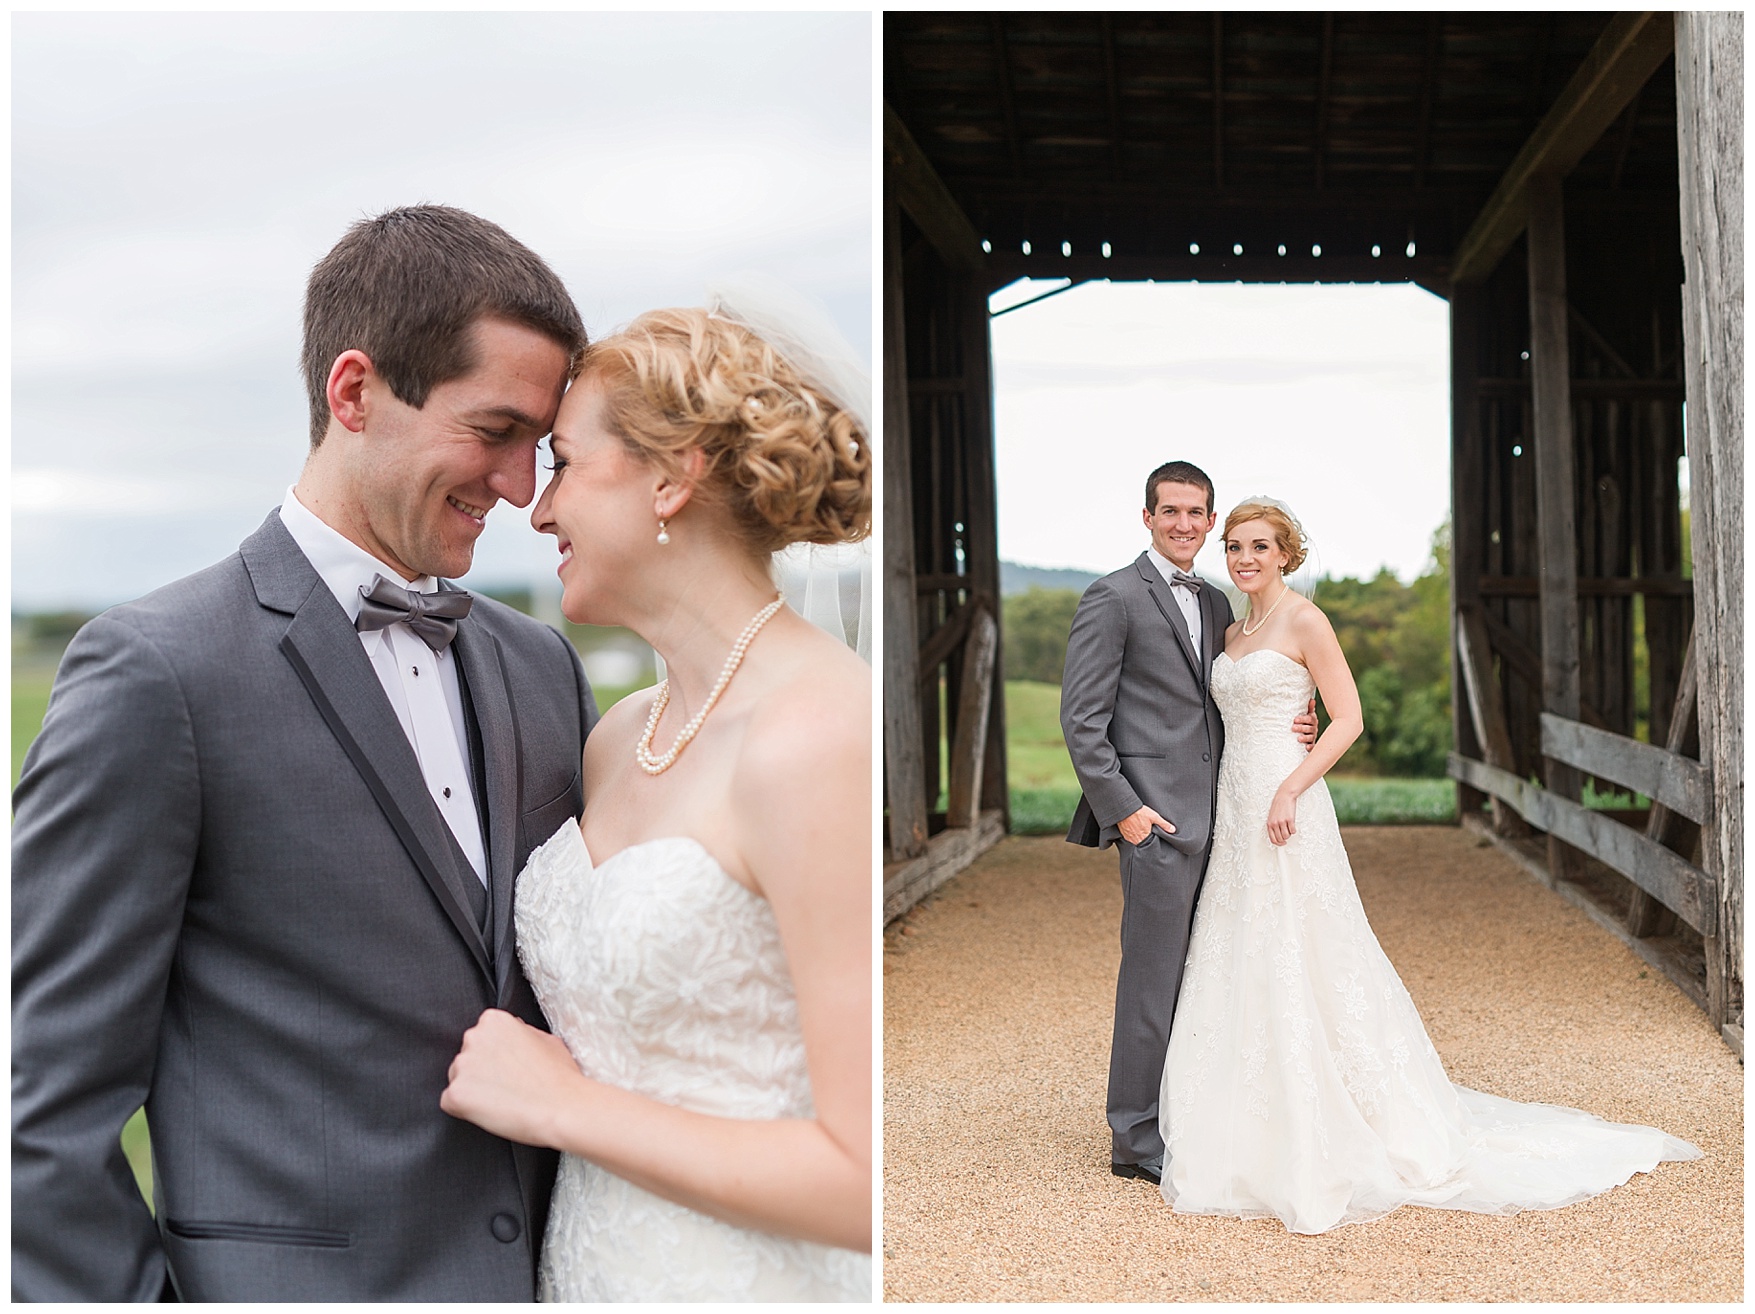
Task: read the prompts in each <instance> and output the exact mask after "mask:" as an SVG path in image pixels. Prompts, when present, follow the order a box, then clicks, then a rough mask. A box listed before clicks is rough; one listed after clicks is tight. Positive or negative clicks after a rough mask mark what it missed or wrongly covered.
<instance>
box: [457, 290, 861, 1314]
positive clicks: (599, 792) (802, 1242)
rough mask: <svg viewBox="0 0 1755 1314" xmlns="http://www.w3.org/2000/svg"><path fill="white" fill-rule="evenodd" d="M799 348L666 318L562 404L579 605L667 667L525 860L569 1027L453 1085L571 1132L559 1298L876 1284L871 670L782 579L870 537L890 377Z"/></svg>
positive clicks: (718, 322) (593, 357)
mask: <svg viewBox="0 0 1755 1314" xmlns="http://www.w3.org/2000/svg"><path fill="white" fill-rule="evenodd" d="M766 327H767V326H766V325H764V331H766ZM775 340H779V341H784V342H787V345H788V355H785V356H783V355H782V354H781V353H780V352H779V351H777V350H776V346H775ZM793 348H794V344H792V343H791V342H789V341H788V340H787V339H786V338H785V337H784V336H783V335H781V334H780V333H778V332H775V333H768V334H767V335H766V336H763V335H759V334H758V333H757V332H756V331H755V330H753V329H752V327H751V326H750V324H749V323H747V322H745V321H744V320H743V319H742V318H739V317H737V316H736V314H735V312H732V311H729V310H727V309H725V308H724V307H722V306H721V307H719V308H717V309H716V311H715V312H714V313H709V312H706V311H700V310H662V311H655V312H652V313H650V314H647V315H644V316H641V317H640V318H639V319H637V320H636V321H634V323H633V324H632V325H630V326H629V327H628V328H627V329H625V330H623V331H622V332H620V333H617V334H615V335H614V336H612V337H609V338H606V339H604V340H603V341H601V342H597V343H594V344H593V345H591V346H590V347H588V348H587V349H586V351H585V353H584V356H583V358H582V360H581V362H580V364H579V366H578V368H577V371H576V374H575V378H574V382H573V385H572V387H571V389H570V390H569V392H568V393H567V395H566V398H565V400H564V401H563V402H562V404H561V409H560V413H559V415H558V416H557V417H556V420H555V425H554V435H553V439H552V444H551V445H552V448H553V454H554V467H553V468H554V472H555V473H554V478H553V480H552V481H551V482H550V483H549V485H548V488H547V491H546V492H545V493H544V494H543V496H542V498H541V500H540V501H539V502H538V504H537V506H536V510H535V512H534V514H533V515H532V518H531V519H532V523H533V524H534V525H535V526H536V528H537V529H538V530H540V531H542V532H544V533H550V534H553V535H555V537H556V539H557V541H558V545H559V548H560V553H561V564H560V568H559V574H560V577H561V580H562V584H563V589H564V592H563V598H562V610H563V611H564V612H565V614H566V615H567V617H568V618H569V619H571V620H574V621H578V622H583V623H588V624H593V625H625V626H627V627H629V628H630V629H632V630H634V631H635V632H636V633H638V634H639V635H640V636H641V637H642V638H644V639H646V640H647V641H648V642H649V643H650V644H651V645H652V646H653V648H655V649H656V650H657V652H658V653H659V655H660V656H661V657H662V658H663V660H664V668H665V671H666V673H667V676H668V678H667V679H666V680H665V681H664V682H663V683H662V684H660V685H659V686H658V688H657V689H656V690H651V691H647V692H646V693H645V694H642V695H635V696H631V697H629V698H626V699H623V700H622V701H621V702H619V703H617V704H616V705H615V706H614V707H613V708H611V709H610V710H609V711H608V712H606V713H605V714H604V716H603V719H602V721H601V722H600V723H599V724H598V725H597V726H596V728H595V729H594V730H593V731H592V733H591V735H590V738H589V739H588V741H587V742H586V746H585V758H584V787H585V798H586V805H585V812H584V816H583V817H582V818H580V820H579V822H578V823H577V824H574V823H573V822H571V821H569V822H568V823H567V824H566V825H564V826H563V827H562V828H561V830H560V831H559V832H557V833H556V834H555V835H554V836H553V837H552V838H550V839H549V840H548V841H547V842H546V843H544V844H543V845H541V846H540V847H539V848H538V849H537V850H536V851H535V852H534V853H533V854H532V855H531V858H530V862H529V864H528V865H527V866H526V868H525V870H524V872H523V873H522V875H521V876H520V878H519V882H518V888H517V896H516V898H517V903H516V929H517V936H518V953H519V958H520V960H521V961H522V962H523V964H524V967H525V971H526V974H527V975H528V976H529V978H530V981H531V984H532V985H533V986H534V987H535V990H536V993H537V997H538V999H539V1000H540V1002H541V1004H542V1008H543V1012H544V1014H545V1015H546V1016H547V1018H548V1020H549V1023H550V1025H551V1026H552V1027H553V1029H554V1035H552V1036H551V1035H548V1034H545V1033H544V1032H542V1031H539V1030H537V1029H535V1028H533V1027H530V1026H527V1025H525V1024H524V1023H522V1022H520V1021H518V1020H517V1019H515V1018H513V1017H512V1016H511V1015H510V1014H507V1013H503V1012H499V1011H497V1010H491V1009H490V1010H489V1011H487V1012H486V1013H484V1014H482V1016H481V1019H480V1021H479V1022H478V1023H477V1024H476V1026H474V1027H473V1028H471V1029H470V1030H469V1032H468V1033H467V1034H466V1035H465V1036H464V1038H463V1046H462V1050H461V1052H459V1054H458V1055H457V1058H456V1060H455V1062H454V1063H453V1064H452V1067H451V1073H450V1085H449V1087H448V1088H447V1090H446V1091H445V1094H444V1097H443V1100H442V1106H443V1108H444V1109H445V1111H446V1112H448V1113H450V1114H452V1115H454V1116H456V1117H460V1118H466V1119H468V1120H469V1121H471V1122H474V1123H476V1124H478V1125H480V1126H482V1127H484V1128H486V1129H487V1130H489V1131H491V1132H494V1133H496V1134H498V1135H501V1136H505V1137H508V1138H510V1139H512V1140H517V1141H522V1142H524V1143H526V1144H532V1145H545V1146H551V1147H554V1148H556V1149H559V1150H562V1151H564V1152H565V1153H564V1155H563V1157H562V1161H561V1168H560V1174H559V1176H558V1178H557V1180H556V1183H555V1190H554V1197H553V1202H552V1206H551V1210H550V1214H549V1220H548V1226H547V1232H546V1235H545V1238H544V1244H543V1248H542V1252H541V1259H540V1263H539V1272H538V1294H539V1298H540V1299H543V1300H739V1299H742V1300H870V1299H871V1259H870V1257H869V1253H857V1252H869V1250H870V1247H871V1181H872V1165H871V1085H872V1078H871V907H872V878H871V871H872V844H871V826H872V820H871V708H872V703H871V672H870V668H869V667H867V666H866V664H865V663H864V662H863V661H861V660H860V658H859V657H858V656H856V655H855V654H854V653H853V652H852V651H851V650H850V649H848V648H847V647H846V646H845V645H844V644H842V643H839V642H837V641H836V640H835V639H833V638H831V637H830V636H829V635H828V634H826V633H824V632H823V631H822V630H820V629H818V628H817V627H815V626H814V625H812V624H810V623H809V622H808V621H806V620H804V619H803V618H801V617H800V616H799V615H797V614H796V613H795V612H792V611H790V610H788V609H787V608H786V607H785V606H784V605H783V604H782V603H781V601H780V599H779V598H778V597H776V591H775V587H774V584H773V582H772V579H771V576H770V558H771V556H772V554H773V553H774V552H776V551H777V550H779V549H781V548H783V547H786V546H787V545H788V544H792V543H800V542H804V543H831V542H842V541H850V540H854V539H857V538H860V537H862V536H863V535H864V534H865V533H866V532H867V531H868V529H869V522H870V515H871V461H870V447H869V440H868V438H867V432H868V428H867V424H866V421H865V420H864V419H863V418H862V416H861V415H860V414H859V408H860V403H861V402H863V400H864V398H860V397H855V396H852V395H850V394H852V393H854V392H857V391H859V388H860V385H861V384H862V383H863V380H860V379H857V378H856V377H854V376H851V375H846V374H845V373H843V377H842V378H840V379H838V380H831V379H830V378H828V377H825V376H828V375H833V374H834V373H835V371H834V370H833V369H831V368H824V369H821V370H814V367H815V366H816V365H817V364H818V363H819V360H818V358H814V357H810V356H809V355H808V354H807V353H805V352H804V351H803V350H802V349H797V350H794V349H793ZM813 370H814V372H813ZM831 382H833V383H835V384H837V385H838V386H837V389H836V395H832V394H831V391H830V385H831ZM864 386H866V387H869V385H868V384H866V385H864Z"/></svg>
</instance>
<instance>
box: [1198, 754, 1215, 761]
mask: <svg viewBox="0 0 1755 1314" xmlns="http://www.w3.org/2000/svg"><path fill="white" fill-rule="evenodd" d="M1200 760H1201V761H1203V762H1211V761H1212V760H1213V755H1212V754H1211V753H1202V754H1201V755H1200Z"/></svg>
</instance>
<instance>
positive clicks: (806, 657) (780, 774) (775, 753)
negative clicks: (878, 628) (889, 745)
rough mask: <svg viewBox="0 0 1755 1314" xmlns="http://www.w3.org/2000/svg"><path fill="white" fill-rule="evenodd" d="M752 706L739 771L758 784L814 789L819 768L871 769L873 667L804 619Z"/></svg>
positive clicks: (741, 774) (745, 777)
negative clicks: (812, 780)
mask: <svg viewBox="0 0 1755 1314" xmlns="http://www.w3.org/2000/svg"><path fill="white" fill-rule="evenodd" d="M776 656H777V659H778V660H776V662H775V666H774V668H773V670H772V672H771V675H770V678H769V680H768V681H767V682H766V686H767V687H766V689H765V691H764V692H763V694H762V696H761V698H760V699H758V700H757V702H756V704H755V705H754V706H753V707H752V708H751V709H750V720H749V728H748V730H747V732H746V734H745V739H744V747H743V751H742V753H741V754H740V761H739V768H738V774H739V776H740V777H741V778H743V780H744V782H745V783H747V784H750V785H753V786H755V787H756V788H770V787H773V786H776V785H784V786H786V787H787V788H789V789H791V790H793V791H796V790H798V789H800V788H801V787H802V788H808V785H809V777H810V776H811V775H812V774H813V772H814V771H815V770H818V769H823V770H828V771H831V772H835V771H836V770H838V769H841V768H844V767H845V766H846V765H847V764H850V763H855V764H865V765H867V766H869V762H870V757H871V715H872V697H873V694H872V670H871V667H870V666H868V665H867V664H866V663H865V661H864V660H863V659H861V658H860V656H859V654H857V653H855V652H854V651H853V650H852V649H851V648H849V647H847V645H846V644H844V643H841V642H839V641H837V640H836V639H835V638H834V637H832V636H831V635H828V634H826V633H824V632H823V631H821V630H819V629H817V628H816V627H815V626H814V625H810V624H809V623H808V622H800V624H799V627H798V629H797V630H796V631H795V632H794V633H793V634H792V635H790V636H789V642H788V643H787V645H786V651H785V652H784V653H783V654H776Z"/></svg>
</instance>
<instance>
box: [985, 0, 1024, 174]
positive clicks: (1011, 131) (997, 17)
mask: <svg viewBox="0 0 1755 1314" xmlns="http://www.w3.org/2000/svg"><path fill="white" fill-rule="evenodd" d="M987 21H988V23H989V24H990V25H991V26H992V28H993V66H994V73H995V80H996V81H997V82H998V84H999V107H1000V111H1001V113H1002V114H1003V115H1004V117H1005V144H1006V148H1007V149H1008V150H1009V151H1010V152H1011V156H1012V172H1013V173H1014V174H1016V175H1017V176H1018V177H1020V178H1021V177H1023V176H1024V149H1023V143H1022V139H1021V138H1020V137H1019V135H1018V106H1017V102H1016V101H1014V100H1013V99H1012V59H1011V52H1010V51H1009V50H1008V49H1007V48H1006V40H1005V15H1004V14H1001V13H997V12H996V13H993V14H990V15H988V19H987Z"/></svg>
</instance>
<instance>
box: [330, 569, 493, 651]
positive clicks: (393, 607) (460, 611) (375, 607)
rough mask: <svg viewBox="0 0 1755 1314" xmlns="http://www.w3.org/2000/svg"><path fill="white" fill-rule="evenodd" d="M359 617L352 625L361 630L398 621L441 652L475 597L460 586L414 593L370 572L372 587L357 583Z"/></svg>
mask: <svg viewBox="0 0 1755 1314" xmlns="http://www.w3.org/2000/svg"><path fill="white" fill-rule="evenodd" d="M360 597H361V598H362V599H364V601H362V602H361V603H360V614H359V619H358V620H356V621H355V622H354V628H355V629H357V630H359V631H360V632H361V633H362V634H365V633H369V632H371V631H372V630H381V629H383V628H384V627H385V626H386V625H394V624H396V622H398V621H402V622H403V623H405V624H406V625H407V626H408V628H409V629H411V630H413V631H414V632H415V633H416V634H418V635H420V637H421V639H422V641H423V642H424V643H425V644H426V645H427V647H429V648H431V649H432V650H433V651H434V652H444V651H445V649H446V648H449V647H450V646H451V640H452V639H454V638H456V637H457V622H458V620H460V619H461V618H462V617H464V616H467V615H469V607H470V604H471V603H473V602H474V601H475V599H474V598H472V597H470V596H469V594H467V593H465V592H464V591H463V590H462V589H454V590H450V591H448V592H444V593H416V592H414V591H413V590H412V589H405V588H403V587H402V586H401V585H400V584H393V583H391V582H390V581H389V580H387V579H385V578H384V577H383V576H382V575H373V576H372V587H371V588H369V589H368V588H367V587H366V586H365V585H363V584H362V585H360Z"/></svg>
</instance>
